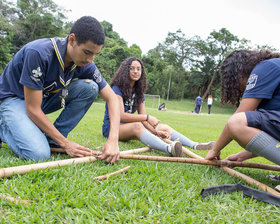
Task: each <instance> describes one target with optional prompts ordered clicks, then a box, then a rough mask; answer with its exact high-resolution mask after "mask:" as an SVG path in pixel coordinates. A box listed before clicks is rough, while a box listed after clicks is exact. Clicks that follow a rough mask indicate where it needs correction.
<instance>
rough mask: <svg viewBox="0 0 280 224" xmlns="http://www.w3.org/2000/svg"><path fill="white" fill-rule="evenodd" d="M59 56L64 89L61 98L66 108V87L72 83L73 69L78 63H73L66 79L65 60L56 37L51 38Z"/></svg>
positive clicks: (60, 79)
mask: <svg viewBox="0 0 280 224" xmlns="http://www.w3.org/2000/svg"><path fill="white" fill-rule="evenodd" d="M50 39H51V41H52V44H53V47H54V50H55V53H56V56H57V59H58V61H59V64H60V69H59V81H60V83H61V84H62V86H63V87H62V89H61V93H60V98H61V107H62V108H63V109H64V108H65V98H66V96H67V95H68V90H67V89H66V87H67V86H68V85H69V84H70V82H71V80H72V78H73V75H74V73H73V70H74V69H75V68H76V66H77V65H75V64H73V65H72V67H71V69H70V71H69V77H68V80H65V73H64V61H63V59H62V57H61V54H60V52H59V50H58V47H57V44H56V41H55V39H54V38H50Z"/></svg>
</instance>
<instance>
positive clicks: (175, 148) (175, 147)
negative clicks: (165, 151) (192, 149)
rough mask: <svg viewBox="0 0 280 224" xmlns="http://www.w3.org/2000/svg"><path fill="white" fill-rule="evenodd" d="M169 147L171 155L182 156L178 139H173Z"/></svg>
mask: <svg viewBox="0 0 280 224" xmlns="http://www.w3.org/2000/svg"><path fill="white" fill-rule="evenodd" d="M170 147H171V155H172V156H173V157H182V154H183V151H182V144H181V143H180V142H179V141H174V142H172V143H171V144H170Z"/></svg>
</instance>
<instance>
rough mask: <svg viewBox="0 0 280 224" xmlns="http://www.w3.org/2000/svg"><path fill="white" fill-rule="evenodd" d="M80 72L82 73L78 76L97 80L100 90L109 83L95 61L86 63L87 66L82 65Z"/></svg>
mask: <svg viewBox="0 0 280 224" xmlns="http://www.w3.org/2000/svg"><path fill="white" fill-rule="evenodd" d="M79 73H80V74H78V78H80V79H81V78H88V79H92V80H93V81H94V82H96V83H97V85H98V87H99V91H100V90H102V89H103V88H104V87H105V86H106V85H107V82H106V80H105V79H104V78H103V76H102V75H101V73H100V71H99V69H98V68H97V67H96V65H95V64H94V63H91V64H89V65H86V66H85V67H81V68H80V70H79Z"/></svg>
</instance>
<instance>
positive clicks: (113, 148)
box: [98, 140, 120, 163]
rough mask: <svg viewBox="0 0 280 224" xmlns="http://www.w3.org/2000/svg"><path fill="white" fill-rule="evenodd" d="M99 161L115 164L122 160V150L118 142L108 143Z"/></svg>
mask: <svg viewBox="0 0 280 224" xmlns="http://www.w3.org/2000/svg"><path fill="white" fill-rule="evenodd" d="M98 158H99V159H104V160H106V161H107V162H108V163H115V162H117V161H118V160H119V158H120V150H119V145H118V142H114V141H109V140H108V141H107V142H106V143H105V145H104V147H103V150H102V153H101V155H100V156H99V157H98Z"/></svg>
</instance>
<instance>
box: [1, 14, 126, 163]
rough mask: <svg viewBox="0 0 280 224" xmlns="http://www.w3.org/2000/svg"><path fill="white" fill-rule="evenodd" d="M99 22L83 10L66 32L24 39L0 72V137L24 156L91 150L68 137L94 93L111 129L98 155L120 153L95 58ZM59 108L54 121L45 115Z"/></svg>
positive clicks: (109, 95) (113, 108)
mask: <svg viewBox="0 0 280 224" xmlns="http://www.w3.org/2000/svg"><path fill="white" fill-rule="evenodd" d="M104 41H105V34H104V31H103V28H102V26H101V24H100V23H99V22H98V21H97V20H96V19H95V18H93V17H90V16H84V17H82V18H80V19H79V20H77V21H76V22H75V24H74V25H73V27H72V29H71V31H70V34H69V35H68V36H67V37H66V38H59V37H54V38H50V39H49V38H48V39H47V38H46V39H39V40H35V41H33V42H30V43H28V44H26V45H25V46H24V47H23V48H22V49H21V50H20V51H19V52H17V54H16V55H15V56H14V58H13V59H12V60H11V61H10V62H9V64H8V65H7V66H6V68H5V70H4V72H3V74H2V75H1V76H0V118H1V120H0V139H1V140H2V141H3V142H5V143H7V144H8V146H9V147H10V148H11V149H12V150H13V151H14V152H15V153H16V154H17V155H18V156H19V157H22V158H24V159H33V160H36V161H38V160H45V159H48V158H49V157H50V152H51V151H57V152H65V153H67V154H68V155H70V156H71V157H83V156H90V155H92V153H91V150H90V149H88V148H86V147H83V146H81V145H79V144H77V143H74V142H72V141H70V140H68V139H67V136H68V134H69V132H70V131H71V130H72V129H73V128H75V126H76V125H77V124H78V123H79V121H80V120H81V119H82V118H83V116H84V115H85V113H86V112H87V110H88V109H89V108H90V106H91V105H92V103H93V102H94V100H95V98H96V96H97V94H98V93H100V95H101V96H102V98H103V99H104V100H105V101H106V102H107V103H108V105H109V111H110V120H111V129H110V135H109V138H108V141H107V142H106V143H105V145H104V148H103V151H102V154H101V157H100V158H101V159H105V160H106V161H107V162H112V163H113V162H116V161H117V160H118V159H119V147H118V133H119V123H120V115H119V111H120V110H119V105H118V100H117V98H116V95H115V94H114V92H113V91H112V89H111V87H110V86H109V85H108V84H107V82H106V81H105V80H104V78H103V77H102V76H101V74H100V72H99V70H98V68H97V67H96V66H95V64H94V63H93V59H94V56H95V55H96V54H98V53H99V52H100V50H101V48H102V46H103V44H104ZM61 108H63V110H62V112H61V113H60V115H59V117H58V118H57V119H56V121H55V122H54V124H52V123H51V121H50V120H49V119H48V118H47V117H46V114H48V113H52V112H54V111H57V110H59V109H61Z"/></svg>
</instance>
